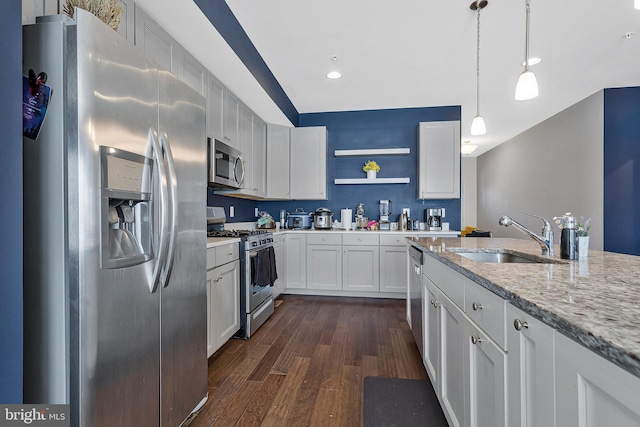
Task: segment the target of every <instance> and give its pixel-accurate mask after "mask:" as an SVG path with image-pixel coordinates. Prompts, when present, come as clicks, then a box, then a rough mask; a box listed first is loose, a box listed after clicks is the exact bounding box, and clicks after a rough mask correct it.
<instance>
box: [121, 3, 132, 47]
mask: <svg viewBox="0 0 640 427" xmlns="http://www.w3.org/2000/svg"><path fill="white" fill-rule="evenodd" d="M118 6H120V8H121V9H122V13H121V14H120V25H118V34H120V35H121V36H122V37H124V38H125V39H127V41H129V42H131V44H133V41H134V38H135V11H134V3H133V0H118Z"/></svg>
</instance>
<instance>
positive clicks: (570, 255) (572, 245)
mask: <svg viewBox="0 0 640 427" xmlns="http://www.w3.org/2000/svg"><path fill="white" fill-rule="evenodd" d="M577 240H578V223H577V220H576V218H575V217H572V216H570V217H565V220H564V227H563V228H562V234H561V235H560V258H562V259H572V260H573V259H578V251H577V247H576V245H577V243H578V242H577Z"/></svg>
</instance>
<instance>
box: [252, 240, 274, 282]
mask: <svg viewBox="0 0 640 427" xmlns="http://www.w3.org/2000/svg"><path fill="white" fill-rule="evenodd" d="M251 264H252V265H251V276H252V277H251V282H252V283H253V285H254V286H266V285H270V286H273V283H274V282H275V281H276V280H277V279H278V272H277V271H276V252H275V251H274V250H273V247H268V248H266V249H263V250H261V251H258V253H257V254H256V256H255V257H253V258H251Z"/></svg>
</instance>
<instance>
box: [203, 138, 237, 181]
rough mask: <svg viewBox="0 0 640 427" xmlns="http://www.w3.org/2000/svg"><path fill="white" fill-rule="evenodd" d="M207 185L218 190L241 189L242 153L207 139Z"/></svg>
mask: <svg viewBox="0 0 640 427" xmlns="http://www.w3.org/2000/svg"><path fill="white" fill-rule="evenodd" d="M207 151H208V158H207V166H208V169H209V185H210V186H211V187H218V188H243V185H244V160H243V158H242V153H240V151H238V150H236V149H235V148H233V147H231V146H229V145H227V144H225V143H224V142H220V141H218V140H217V139H212V138H207Z"/></svg>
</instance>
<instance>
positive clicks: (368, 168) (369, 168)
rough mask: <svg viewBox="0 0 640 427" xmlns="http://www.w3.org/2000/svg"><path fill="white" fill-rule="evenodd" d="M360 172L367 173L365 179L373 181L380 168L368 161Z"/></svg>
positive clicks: (373, 162)
mask: <svg viewBox="0 0 640 427" xmlns="http://www.w3.org/2000/svg"><path fill="white" fill-rule="evenodd" d="M362 170H363V171H365V172H366V173H367V179H375V178H376V175H377V174H378V172H380V166H378V164H377V163H376V162H375V161H373V160H369V161H368V162H367V163H365V164H364V167H363V168H362Z"/></svg>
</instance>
